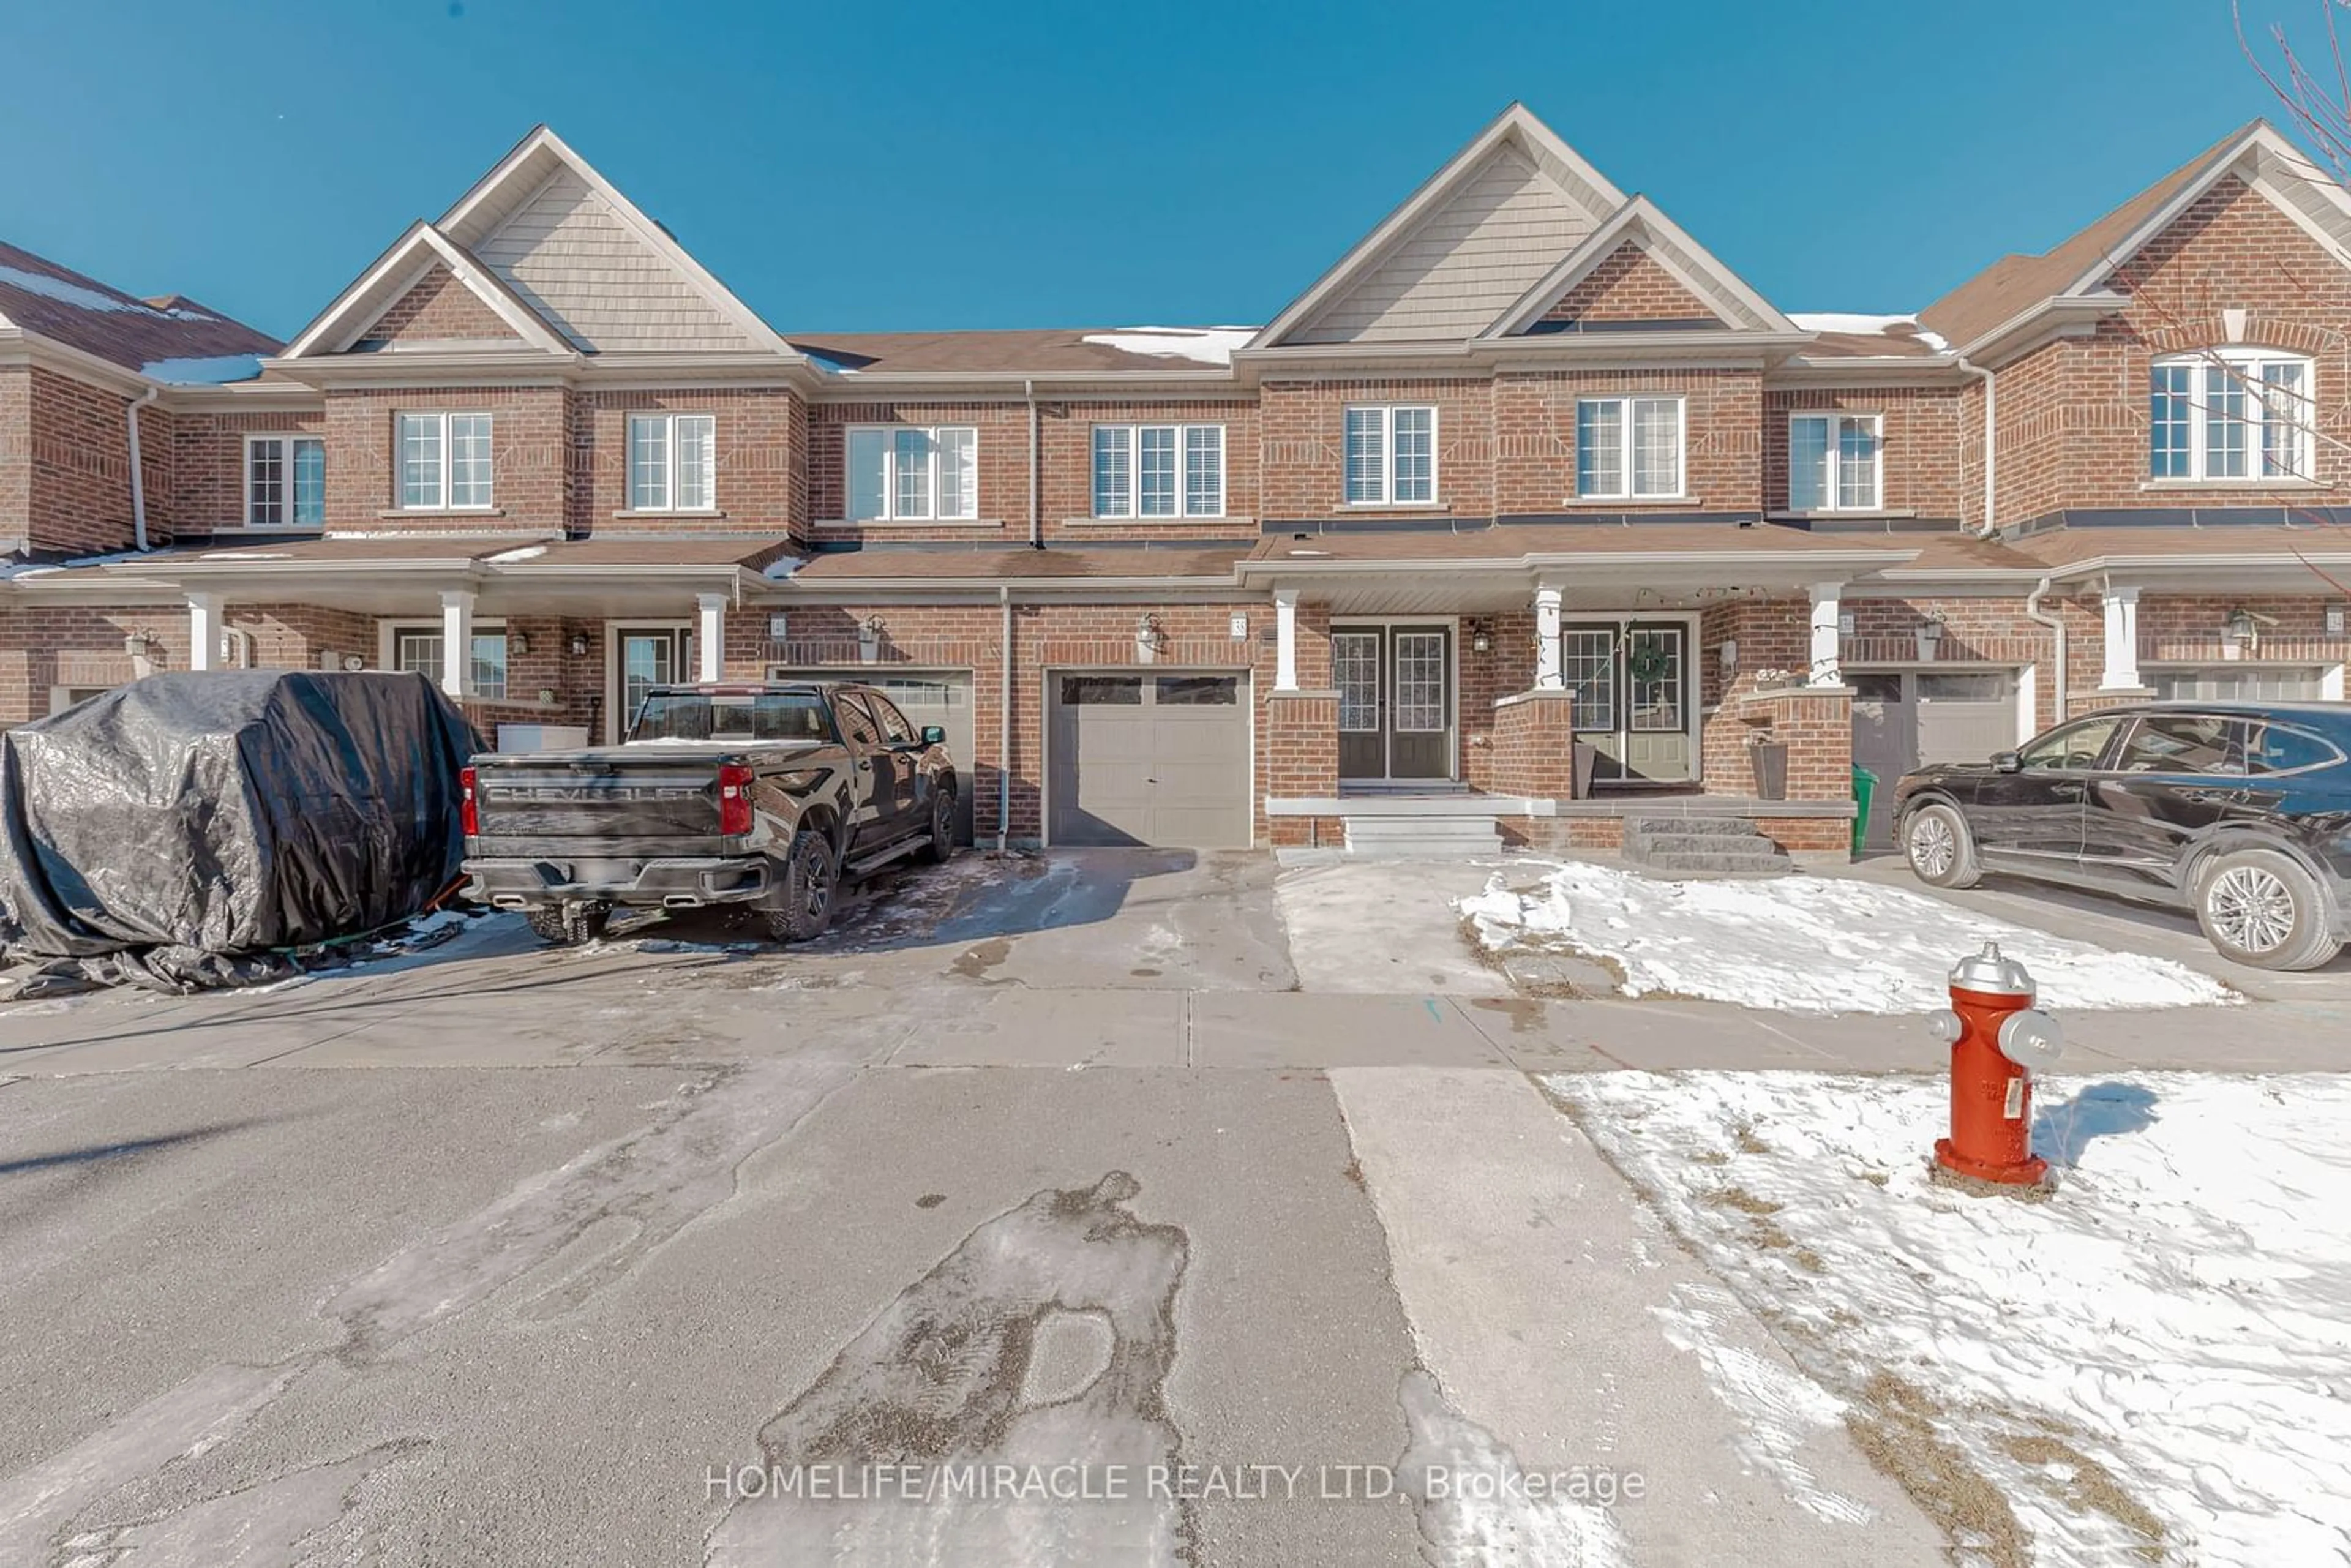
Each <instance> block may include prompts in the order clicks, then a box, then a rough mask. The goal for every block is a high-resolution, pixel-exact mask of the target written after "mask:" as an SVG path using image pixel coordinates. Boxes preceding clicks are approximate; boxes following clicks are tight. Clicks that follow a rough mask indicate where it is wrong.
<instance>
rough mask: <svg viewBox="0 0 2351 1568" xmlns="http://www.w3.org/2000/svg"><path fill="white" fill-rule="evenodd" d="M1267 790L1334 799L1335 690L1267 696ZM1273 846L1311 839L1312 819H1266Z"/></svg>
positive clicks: (1277, 796)
mask: <svg viewBox="0 0 2351 1568" xmlns="http://www.w3.org/2000/svg"><path fill="white" fill-rule="evenodd" d="M1265 792H1266V794H1267V796H1268V797H1269V798H1270V799H1272V800H1332V799H1335V798H1336V797H1337V795H1338V793H1339V694H1338V693H1337V692H1335V691H1321V690H1316V691H1294V692H1285V691H1275V692H1268V693H1267V694H1266V698H1265ZM1266 832H1267V835H1268V837H1269V838H1270V840H1271V841H1272V842H1273V843H1274V844H1275V845H1276V846H1277V847H1279V846H1283V845H1292V844H1303V843H1306V842H1308V841H1310V840H1311V838H1312V837H1313V833H1314V820H1313V819H1312V818H1311V817H1268V818H1267V819H1266Z"/></svg>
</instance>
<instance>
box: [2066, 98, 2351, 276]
mask: <svg viewBox="0 0 2351 1568" xmlns="http://www.w3.org/2000/svg"><path fill="white" fill-rule="evenodd" d="M2231 174H2234V175H2235V176H2237V177H2238V178H2239V179H2241V180H2242V181H2244V182H2245V183H2246V184H2247V185H2248V186H2250V187H2252V189H2253V190H2254V191H2256V192H2258V193H2260V194H2261V195H2262V198H2263V199H2265V200H2266V201H2268V202H2269V203H2270V204H2272V205H2273V206H2275V207H2276V208H2277V209H2278V210H2279V211H2281V212H2283V213H2284V214H2285V215H2286V216H2287V217H2289V218H2291V219H2293V220H2294V222H2295V223H2296V224H2298V225H2301V227H2302V228H2303V230H2304V232H2305V233H2307V234H2309V235H2311V237H2312V238H2313V239H2314V240H2316V241H2317V242H2318V243H2319V245H2320V246H2322V247H2323V248H2324V249H2325V251H2326V252H2327V253H2328V254H2329V255H2331V256H2334V257H2335V259H2336V260H2337V261H2338V262H2341V263H2342V264H2343V265H2345V266H2346V267H2351V193H2346V192H2345V191H2344V189H2343V187H2342V186H2341V185H2339V184H2337V183H2335V181H2334V180H2333V179H2332V178H2330V177H2328V175H2327V174H2326V172H2325V171H2324V170H2323V169H2321V168H2320V167H2319V166H2318V164H2317V163H2315V162H2313V160H2312V159H2311V157H2310V155H2309V154H2308V153H2306V152H2303V151H2302V150H2301V149H2300V148H2298V147H2296V146H2295V145H2294V143H2293V142H2291V141H2287V140H2286V139H2285V137H2284V135H2283V134H2282V133H2281V132H2280V131H2278V129H2277V128H2276V127H2275V126H2273V125H2272V124H2270V123H2269V121H2267V120H2255V121H2254V122H2253V123H2252V124H2251V125H2249V126H2247V127H2246V128H2245V131H2244V133H2243V134H2242V135H2241V136H2239V137H2238V138H2237V139H2236V140H2234V141H2231V142H2230V143H2229V144H2228V145H2227V146H2225V147H2223V148H2221V149H2220V151H2219V152H2216V153H2214V154H2213V156H2212V158H2211V159H2210V162H2207V163H2206V164H2205V165H2204V167H2203V169H2202V170H2201V171H2199V172H2198V173H2197V175H2196V177H2195V178H2194V179H2192V180H2189V182H2188V183H2185V184H2183V185H2182V186H2180V188H2179V190H2178V191H2176V192H2174V193H2172V196H2171V199H2170V200H2169V201H2168V202H2166V203H2164V204H2163V205H2162V206H2160V207H2158V208H2157V209H2156V211H2155V212H2154V214H2152V215H2151V216H2149V217H2148V218H2147V221H2146V222H2145V223H2143V224H2141V225H2139V226H2138V227H2137V228H2136V229H2133V230H2132V231H2131V232H2130V234H2129V235H2126V237H2125V238H2124V239H2123V241H2122V243H2121V244H2119V245H2117V246H2115V247H2114V249H2113V250H2112V251H2110V252H2108V253H2107V254H2106V255H2105V256H2100V257H2099V258H2098V262H2097V265H2095V267H2091V268H2090V269H2089V270H2088V271H2087V272H2085V273H2083V274H2082V275H2081V277H2077V278H2075V279H2074V282H2073V284H2072V285H2071V286H2070V287H2067V288H2065V289H2064V291H2063V292H2064V293H2065V294H2069V295H2073V294H2086V293H2089V292H2090V291H2091V290H2092V289H2094V288H2095V287H2098V286H2099V285H2101V284H2103V283H2105V281H2106V280H2107V279H2108V278H2109V277H2113V276H2114V274H2115V273H2116V272H2117V271H2119V270H2120V269H2121V268H2122V267H2123V266H2124V264H2125V263H2126V262H2128V261H2129V260H2130V258H2131V257H2132V256H2137V254H2138V253H2139V252H2140V251H2142V250H2144V249H2145V248H2147V246H2148V245H2149V244H2151V243H2152V242H2153V241H2154V240H2155V239H2156V237H2157V236H2158V235H2161V234H2162V233H2163V232H2164V231H2165V230H2166V229H2168V228H2169V227H2170V226H2171V225H2173V224H2175V223H2177V222H2179V217H2180V214H2183V213H2185V212H2187V211H2188V209H2189V207H2191V206H2193V205H2195V204H2196V203H2197V202H2198V201H2199V200H2200V199H2201V198H2202V197H2203V196H2204V195H2205V193H2208V192H2210V190H2211V189H2212V187H2213V186H2215V185H2217V184H2219V183H2220V182H2221V181H2222V180H2223V179H2225V178H2227V177H2228V176H2230V175H2231ZM2298 194H2307V195H2308V196H2310V197H2311V198H2312V200H2311V202H2310V203H2309V204H2304V203H2303V202H2301V201H2298V200H2296V199H2295V198H2296V196H2297V195H2298ZM2322 214H2323V215H2322ZM2338 225H2339V226H2338Z"/></svg>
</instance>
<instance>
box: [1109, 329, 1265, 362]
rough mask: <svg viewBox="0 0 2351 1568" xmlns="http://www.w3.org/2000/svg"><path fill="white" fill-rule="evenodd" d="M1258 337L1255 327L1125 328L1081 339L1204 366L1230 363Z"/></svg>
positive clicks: (1127, 350)
mask: <svg viewBox="0 0 2351 1568" xmlns="http://www.w3.org/2000/svg"><path fill="white" fill-rule="evenodd" d="M1256 336H1257V329H1256V328H1254V327H1121V328H1119V329H1117V330H1116V331H1114V332H1089V333H1087V334H1086V335H1085V336H1084V337H1083V338H1081V339H1080V340H1079V341H1081V342H1085V343H1095V344H1099V345H1100V346H1101V347H1102V348H1105V349H1116V350H1120V351H1121V352H1123V353H1129V354H1163V355H1170V356H1173V357H1175V358H1177V359H1184V360H1197V361H1200V363H1202V364H1204V365H1229V364H1231V363H1232V362H1233V350H1235V349H1238V348H1240V347H1242V346H1244V345H1245V344H1247V343H1248V342H1249V340H1250V339H1251V338H1254V337H1256Z"/></svg>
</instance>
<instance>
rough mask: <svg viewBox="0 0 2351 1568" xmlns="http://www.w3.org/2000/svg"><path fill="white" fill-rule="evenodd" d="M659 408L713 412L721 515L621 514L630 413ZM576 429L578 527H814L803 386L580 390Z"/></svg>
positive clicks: (801, 530)
mask: <svg viewBox="0 0 2351 1568" xmlns="http://www.w3.org/2000/svg"><path fill="white" fill-rule="evenodd" d="M653 411H662V412H670V413H708V414H710V415H712V416H713V423H714V429H713V434H714V437H715V439H716V446H717V463H718V471H717V476H716V477H717V491H716V500H717V503H718V511H719V513H720V514H721V515H720V516H717V517H713V516H711V515H709V514H707V513H699V512H680V513H668V514H653V515H640V516H634V517H616V516H615V514H617V513H620V512H623V511H626V510H627V509H628V505H629V415H630V414H632V413H647V412H653ZM572 434H573V439H572V450H573V454H574V466H575V474H576V479H575V483H574V486H573V490H574V494H575V497H577V505H576V507H575V508H574V511H573V514H572V518H571V522H572V528H573V529H574V531H576V532H580V533H591V532H595V531H597V530H600V529H601V530H605V531H611V530H612V529H615V528H620V529H643V528H648V527H661V528H678V529H691V530H692V531H694V532H695V533H710V532H715V531H721V530H723V531H726V532H730V533H731V532H737V531H741V532H747V533H760V534H782V533H789V534H790V535H792V536H793V537H794V538H802V537H805V535H806V534H807V531H808V496H809V466H808V456H809V419H808V405H807V404H806V403H805V402H802V401H801V400H800V397H799V394H798V393H797V392H791V391H789V390H787V389H784V388H780V387H777V388H768V387H761V388H747V389H741V390H727V391H695V392H580V393H578V394H575V395H574V397H573V399H572Z"/></svg>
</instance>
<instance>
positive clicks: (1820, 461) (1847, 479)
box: [1788, 413, 1884, 512]
mask: <svg viewBox="0 0 2351 1568" xmlns="http://www.w3.org/2000/svg"><path fill="white" fill-rule="evenodd" d="M1883 457H1884V454H1883V451H1882V449H1881V446H1880V443H1879V441H1878V416H1877V415H1876V414H1874V413H1797V414H1791V415H1789V416H1788V509H1789V510H1790V511H1792V512H1856V511H1858V512H1869V511H1876V509H1877V507H1878V505H1879V502H1878V496H1879V492H1880V490H1881V488H1882V479H1881V476H1880V470H1881V467H1882V465H1883Z"/></svg>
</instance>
